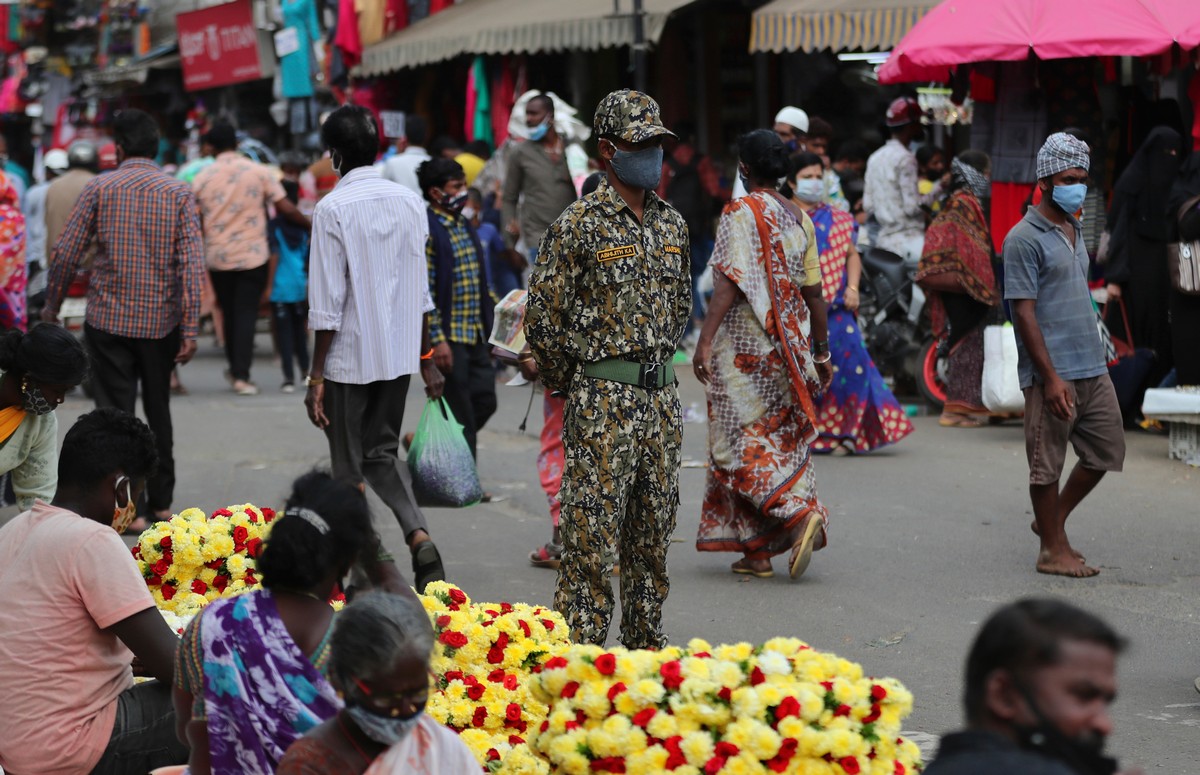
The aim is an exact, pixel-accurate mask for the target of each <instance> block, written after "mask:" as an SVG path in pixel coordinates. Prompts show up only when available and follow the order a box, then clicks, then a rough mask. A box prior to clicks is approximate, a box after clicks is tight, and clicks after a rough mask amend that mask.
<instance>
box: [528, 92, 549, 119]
mask: <svg viewBox="0 0 1200 775" xmlns="http://www.w3.org/2000/svg"><path fill="white" fill-rule="evenodd" d="M535 102H537V103H541V105H542V106H543V107H545V109H546V112H547V113H548V114H550V115H551V116H553V115H554V98H553V97H551V96H550V95H549V94H546V93H545V92H541V93H539V94H535V95H533V96H532V97H530V98H529V102H527V103H526V104H527V105H532V104H533V103H535Z"/></svg>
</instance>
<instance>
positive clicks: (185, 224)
mask: <svg viewBox="0 0 1200 775" xmlns="http://www.w3.org/2000/svg"><path fill="white" fill-rule="evenodd" d="M158 137H159V134H158V125H157V124H155V123H154V119H153V118H151V117H150V116H149V115H148V114H146V113H143V112H142V111H140V110H122V111H121V112H120V113H118V114H117V117H116V119H115V120H114V121H113V139H114V141H115V143H116V146H117V158H118V163H119V166H118V169H116V170H114V171H112V172H109V173H107V174H105V175H102V176H100V177H97V178H94V179H93V180H91V181H89V182H88V184H87V185H85V186H84V187H83V192H82V194H81V195H80V197H79V202H78V204H77V205H76V206H75V209H74V211H73V212H72V214H71V219H70V221H68V222H67V227H66V229H65V230H64V231H63V233H62V236H61V237H59V239H58V242H57V243H56V244H55V245H54V255H55V260H54V261H53V262H52V263H51V265H50V280H49V285H48V287H47V291H46V306H45V308H44V309H43V310H42V319H43V320H45V321H47V322H51V323H56V322H58V307H59V305H60V304H61V303H62V300H63V296H64V295H65V294H66V291H67V286H68V285H69V284H70V282H71V278H72V277H74V275H75V270H76V268H77V267H78V266H79V264H80V263H81V262H82V261H83V259H84V257H85V256H86V255H87V254H88V251H89V248H90V246H91V245H92V242H93V241H96V242H97V244H98V248H97V252H96V257H95V261H94V263H93V265H92V277H91V282H90V284H89V285H88V299H87V318H86V320H85V322H84V326H83V330H84V337H85V339H86V341H87V345H88V352H89V353H90V355H91V360H92V390H93V391H94V394H95V398H96V405H97V406H99V407H108V406H111V407H116V408H117V409H121V410H123V411H125V412H128V413H130V414H133V412H134V408H135V404H136V403H137V395H138V389H139V387H140V389H141V393H142V410H143V411H144V412H145V414H146V422H147V424H148V425H149V426H150V430H152V431H154V439H155V443H156V444H157V446H158V473H156V474H155V475H154V476H153V477H152V478H151V479H150V482H149V484H148V486H147V487H146V502H147V503H146V505H147V507H148V508H149V510H150V512H151V513H152V514H153V515H154V517H155V519H168V518H169V517H170V516H171V500H172V498H173V496H174V492H175V456H174V451H173V447H174V436H173V432H172V427H171V371H172V370H173V369H174V368H175V364H177V363H179V364H183V363H187V362H188V361H190V360H191V359H192V356H193V355H195V354H196V336H197V334H198V333H199V329H200V286H201V276H202V273H203V272H204V252H203V245H202V243H201V240H200V219H199V215H198V213H197V211H196V200H195V198H194V197H193V196H192V191H191V189H190V188H188V185H187V184H186V183H183V182H181V181H178V180H175V179H174V178H172V177H170V176H169V175H166V174H165V173H163V171H162V170H160V169H159V167H158V165H157V164H155V163H154V162H153V161H151V159H153V158H154V155H155V154H156V153H157V152H158ZM145 524H146V523H145V521H144V519H143V520H139V521H138V522H135V523H134V524H133V526H132V527H131V529H132V530H134V531H136V530H138V529H145Z"/></svg>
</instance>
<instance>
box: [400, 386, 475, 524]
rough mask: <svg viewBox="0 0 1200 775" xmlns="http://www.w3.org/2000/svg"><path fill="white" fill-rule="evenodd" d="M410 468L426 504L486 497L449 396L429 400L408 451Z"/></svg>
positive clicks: (450, 503)
mask: <svg viewBox="0 0 1200 775" xmlns="http://www.w3.org/2000/svg"><path fill="white" fill-rule="evenodd" d="M408 470H409V471H410V472H411V473H412V482H413V494H414V495H416V497H417V503H419V504H420V505H422V506H450V507H459V506H470V505H472V504H475V503H478V502H479V501H480V500H482V499H483V487H482V486H480V484H479V471H478V470H477V469H476V468H475V459H474V458H473V457H471V448H470V447H469V446H468V445H467V439H466V437H465V436H464V435H463V427H462V426H461V425H459V424H458V421H456V420H455V419H454V413H453V412H451V411H450V407H449V406H448V405H447V404H446V399H444V398H436V399H435V398H431V399H429V400H428V401H427V402H426V403H425V410H424V411H422V412H421V421H420V422H419V423H418V424H417V430H416V431H415V432H414V433H413V441H412V446H411V447H410V448H409V451H408Z"/></svg>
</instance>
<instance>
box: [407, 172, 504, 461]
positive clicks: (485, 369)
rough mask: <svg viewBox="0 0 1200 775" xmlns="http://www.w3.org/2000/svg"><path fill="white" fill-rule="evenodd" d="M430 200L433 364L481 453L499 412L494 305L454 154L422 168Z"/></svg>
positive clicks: (469, 438) (464, 182) (469, 442)
mask: <svg viewBox="0 0 1200 775" xmlns="http://www.w3.org/2000/svg"><path fill="white" fill-rule="evenodd" d="M417 179H418V180H419V181H420V184H421V192H422V193H423V194H424V195H425V199H426V200H427V201H428V202H429V208H428V211H427V213H428V214H427V218H428V221H429V243H428V247H427V248H426V257H427V258H428V260H429V290H430V293H431V294H432V296H433V303H434V304H435V305H436V306H437V309H435V310H433V311H432V312H430V313H429V314H428V315H426V322H427V324H428V327H429V341H430V343H431V344H432V345H433V362H434V363H435V364H436V365H437V367H438V369H439V370H440V371H441V372H442V374H444V375H445V376H446V387H445V396H446V402H447V403H448V404H450V411H452V412H454V418H455V419H456V420H458V422H459V423H460V424H461V425H462V426H463V435H464V436H466V439H467V445H468V446H470V448H471V455H473V456H474V455H475V454H476V439H477V437H478V434H479V430H480V429H481V428H483V426H484V425H485V424H487V421H488V418H489V417H491V416H492V415H493V414H494V413H495V411H496V369H495V368H494V367H493V366H492V358H491V352H490V348H489V347H488V343H487V340H488V336H489V335H490V334H491V331H492V309H493V307H494V306H495V303H494V302H493V301H492V297H491V294H490V293H489V292H488V283H487V271H486V269H485V268H484V266H485V265H484V261H483V246H482V245H481V244H480V242H479V236H478V235H477V234H476V233H475V229H474V228H473V227H472V226H471V224H470V222H469V221H468V220H467V219H466V218H465V217H464V216H463V214H462V210H463V207H464V206H465V205H466V203H467V180H466V173H464V172H463V168H462V167H461V166H459V163H458V162H456V161H454V160H453V159H441V158H438V159H431V160H430V161H427V162H425V163H424V164H422V165H421V166H420V168H419V169H418V170H417Z"/></svg>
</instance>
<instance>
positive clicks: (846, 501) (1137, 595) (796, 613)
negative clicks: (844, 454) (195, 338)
mask: <svg viewBox="0 0 1200 775" xmlns="http://www.w3.org/2000/svg"><path fill="white" fill-rule="evenodd" d="M258 343H259V353H260V354H262V355H263V357H260V358H259V359H258V360H257V361H256V364H255V369H254V375H253V376H254V379H255V381H257V382H258V384H259V385H260V386H261V387H262V388H263V394H262V395H260V396H257V397H251V398H238V397H235V396H234V395H233V394H232V393H231V392H230V391H229V390H228V388H227V386H226V385H225V383H224V382H223V380H222V378H221V372H222V368H223V365H222V359H221V357H220V355H219V354H218V352H217V351H216V349H215V348H213V346H212V342H211V338H206V339H205V340H204V341H203V342H202V345H201V351H200V355H199V356H198V357H197V359H196V361H195V362H194V363H192V364H191V365H189V366H187V367H186V368H185V369H184V370H183V379H184V382H185V384H186V385H187V387H188V389H189V390H190V395H188V396H186V397H184V398H181V399H176V400H174V401H173V402H172V406H173V411H174V417H175V433H176V442H175V449H176V456H177V459H178V464H177V465H178V479H179V486H178V489H177V494H176V504H175V505H176V510H179V509H180V508H183V507H186V506H200V507H202V508H204V509H206V510H211V509H213V508H216V507H219V506H223V505H227V504H230V503H239V502H246V501H252V502H256V503H259V504H263V505H272V506H274V505H278V504H279V503H280V502H281V500H282V496H283V494H284V493H285V492H286V490H287V487H288V484H289V482H290V480H291V479H292V478H293V477H295V476H296V475H297V474H299V473H300V472H302V471H304V470H305V469H306V468H309V467H311V466H313V465H317V464H320V463H322V462H323V461H326V460H327V455H326V446H325V440H324V438H323V436H322V435H321V434H320V433H319V432H317V431H316V430H315V429H314V428H313V427H312V426H311V425H309V423H308V421H307V419H306V417H305V415H304V409H303V406H302V405H301V400H302V393H301V392H297V393H296V394H294V395H291V396H285V395H282V394H280V393H279V392H278V384H279V381H280V379H279V377H278V368H277V367H276V366H274V365H272V364H271V362H270V360H269V359H268V358H267V357H266V356H265V353H267V352H269V350H268V348H267V340H266V338H265V337H264V336H261V335H260V337H259V342H258ZM684 371H685V373H684V376H683V377H682V381H683V386H682V399H683V404H684V406H687V405H689V404H693V403H694V404H696V405H697V406H698V407H699V408H701V409H702V408H703V391H702V389H701V388H700V386H699V384H698V383H697V382H696V381H695V380H694V379H693V378H692V376H691V372H690V369H685V370H684ZM498 390H499V394H500V404H501V408H500V411H499V412H498V413H497V415H496V417H494V418H493V420H492V422H491V423H490V425H489V426H488V428H487V429H485V430H484V431H483V432H482V433H481V434H480V439H479V456H480V469H481V473H482V476H483V480H484V485H485V488H486V489H488V490H489V491H490V492H492V493H494V494H496V495H503V496H505V500H503V501H502V502H499V503H495V504H490V505H487V506H477V507H474V508H471V509H467V510H442V509H437V510H430V512H429V521H430V524H431V530H432V533H433V536H434V538H435V540H436V541H437V542H438V545H439V546H440V548H441V551H442V554H443V556H444V558H445V560H446V563H447V567H448V572H449V575H450V577H451V580H452V581H454V582H456V583H458V584H460V585H461V586H462V587H463V588H464V589H466V590H467V592H468V593H469V594H471V595H473V596H475V597H477V598H480V599H488V600H520V601H525V602H530V603H540V604H548V603H549V602H550V600H551V596H552V592H553V586H554V573H553V572H552V571H548V570H542V569H537V568H533V567H531V566H530V565H529V562H528V559H527V555H528V553H529V551H530V550H531V549H532V548H533V547H534V546H535V545H537V544H540V543H541V542H543V541H545V540H546V539H547V538H548V537H549V532H550V526H549V518H548V516H547V511H546V502H545V497H544V495H543V493H542V491H541V489H540V488H539V486H538V481H537V473H536V469H535V465H534V458H535V456H536V454H537V448H538V441H537V433H538V430H539V428H540V427H541V395H540V394H538V396H537V397H536V398H535V400H534V404H533V411H532V413H531V416H530V420H529V427H528V431H527V432H526V433H525V434H521V433H520V432H518V430H517V426H518V425H519V424H520V422H521V417H522V416H523V413H524V411H525V407H526V404H527V402H528V400H529V395H530V394H529V388H507V387H503V386H501V387H499V388H498ZM421 395H422V394H421V392H420V388H419V386H418V387H414V390H413V392H412V402H411V403H410V405H409V409H408V417H409V421H408V423H407V425H408V427H410V428H412V427H415V426H416V422H417V417H418V415H419V412H420V409H421V403H422V402H421ZM89 407H90V402H88V401H86V400H85V399H83V398H82V397H81V396H79V395H75V396H72V397H71V398H69V399H68V402H67V404H66V405H65V406H64V407H62V408H61V409H60V410H59V422H60V429H61V431H62V432H65V430H66V428H67V427H69V426H70V423H71V422H72V421H73V420H74V418H75V417H77V416H78V415H79V414H80V413H81V412H82V411H86V409H87V408H89ZM916 425H917V432H916V433H915V434H914V435H913V436H912V437H910V438H909V439H907V440H905V441H904V442H903V443H901V444H900V445H899V446H898V447H897V448H895V449H894V450H891V451H885V452H884V453H882V454H877V455H873V456H870V457H867V458H822V459H820V460H819V461H818V462H817V473H818V482H819V488H820V493H821V496H822V500H823V501H824V502H825V503H826V504H827V505H828V507H829V511H830V523H831V524H830V546H829V547H828V548H827V549H825V550H823V551H821V552H819V553H818V554H817V555H816V556H815V557H814V560H813V563H812V566H811V568H810V570H809V572H808V574H807V575H806V576H805V578H804V579H803V580H802V581H800V582H799V583H793V582H791V581H789V580H788V579H787V576H786V570H785V567H784V562H783V561H782V560H777V562H776V572H777V573H778V574H779V575H778V576H777V577H776V578H773V579H769V580H758V579H748V578H746V577H740V576H734V575H733V574H731V573H730V572H729V569H728V568H729V563H730V562H732V561H733V560H734V559H735V558H734V557H733V556H731V555H700V554H698V553H697V552H696V551H695V549H694V546H693V538H694V536H695V532H696V525H697V521H698V513H699V508H700V501H701V497H702V494H703V486H704V473H705V472H704V469H703V468H701V467H686V468H684V469H683V470H682V471H681V472H680V484H681V490H682V501H683V502H682V506H681V508H680V512H679V527H678V530H677V532H676V536H677V538H676V543H675V544H674V546H673V547H672V550H671V580H672V592H671V597H670V599H669V600H668V602H667V606H666V624H667V628H668V632H669V634H670V636H671V638H672V640H673V641H676V642H684V641H686V640H687V639H688V638H691V637H694V636H703V637H705V638H707V639H709V640H710V641H713V642H720V641H737V640H743V639H745V640H752V641H762V640H765V639H766V638H769V637H771V636H774V635H795V636H798V637H801V638H803V639H805V640H806V641H808V642H809V643H811V644H812V645H814V646H815V647H818V648H822V649H828V650H832V651H835V652H837V653H838V654H839V655H841V656H844V657H847V658H850V659H854V660H857V661H859V662H861V663H862V664H863V665H864V667H865V668H866V669H867V671H868V672H869V673H872V674H876V675H883V674H886V675H893V676H896V677H897V678H899V679H901V680H902V681H903V682H904V683H905V684H906V685H907V686H908V687H909V688H910V689H911V690H912V691H913V692H914V694H915V695H916V709H915V711H914V713H913V715H912V717H911V718H910V719H909V720H908V722H907V724H906V728H907V729H910V730H914V731H920V732H925V733H931V734H940V733H942V732H944V731H946V730H948V729H951V728H953V727H955V726H957V725H958V724H959V723H960V711H959V708H960V698H959V695H960V693H961V678H960V676H961V672H962V664H963V659H964V656H965V653H966V649H967V647H968V644H969V641H970V638H971V637H972V636H973V634H974V633H975V631H976V630H977V628H978V626H979V623H980V622H981V620H982V619H983V618H984V617H985V616H986V615H987V614H988V612H989V611H991V610H992V609H993V608H994V607H996V606H997V605H998V604H1000V603H1002V602H1006V601H1011V600H1013V599H1015V598H1018V597H1020V596H1023V595H1031V594H1037V595H1042V594H1054V595H1061V596H1063V597H1065V598H1067V599H1068V600H1070V601H1072V602H1075V603H1078V604H1080V605H1083V606H1085V607H1088V608H1089V609H1091V610H1093V611H1095V612H1097V613H1099V614H1101V615H1103V616H1105V617H1107V618H1108V619H1109V620H1110V621H1111V622H1113V623H1114V624H1115V625H1116V626H1117V627H1118V629H1119V630H1120V631H1121V632H1122V633H1124V634H1125V635H1127V636H1129V637H1130V639H1131V641H1132V645H1131V648H1130V650H1129V653H1128V655H1127V656H1126V657H1125V658H1124V659H1123V661H1122V663H1121V672H1120V679H1121V687H1120V688H1121V697H1120V699H1119V701H1118V702H1117V704H1116V707H1115V717H1116V725H1117V734H1116V735H1115V737H1114V739H1113V741H1112V745H1111V750H1113V751H1115V752H1116V753H1117V754H1118V755H1119V756H1120V757H1121V759H1122V761H1123V762H1124V763H1126V764H1138V765H1140V766H1142V767H1144V768H1145V769H1146V771H1147V772H1149V773H1153V772H1156V771H1163V772H1179V773H1182V772H1200V756H1198V755H1197V753H1196V750H1197V748H1196V740H1197V735H1198V734H1200V695H1197V694H1196V691H1195V689H1193V687H1192V680H1193V678H1194V677H1195V676H1196V675H1197V674H1200V626H1198V623H1200V620H1198V618H1197V615H1196V607H1197V602H1198V601H1200V565H1198V562H1197V561H1198V559H1200V541H1198V539H1200V505H1198V504H1200V469H1191V468H1188V467H1186V466H1185V465H1183V464H1182V463H1179V462H1175V461H1168V460H1167V459H1166V446H1167V441H1166V439H1165V437H1150V436H1146V435H1144V434H1137V435H1132V436H1130V437H1129V456H1128V460H1127V464H1126V471H1125V473H1123V474H1120V475H1117V476H1112V477H1110V478H1109V479H1108V480H1107V481H1105V482H1104V483H1102V484H1101V486H1100V488H1099V489H1098V490H1097V492H1096V494H1095V495H1094V496H1093V497H1092V499H1091V500H1089V501H1088V502H1086V503H1085V504H1084V507H1083V508H1082V510H1081V511H1080V512H1079V513H1077V514H1076V515H1075V516H1074V517H1073V518H1072V520H1071V522H1070V523H1069V525H1068V527H1069V530H1070V533H1071V535H1072V538H1073V543H1074V544H1075V546H1076V547H1077V548H1079V549H1080V550H1082V551H1083V552H1084V553H1085V554H1086V555H1087V557H1088V559H1089V561H1091V562H1093V563H1096V564H1098V565H1099V566H1100V567H1101V569H1102V573H1101V575H1100V576H1099V577H1098V578H1095V579H1091V580H1066V579H1057V578H1051V577H1046V576H1039V575H1037V574H1035V573H1034V571H1033V562H1034V555H1035V551H1036V547H1037V544H1036V543H1035V539H1034V536H1033V535H1032V534H1031V533H1030V530H1029V523H1030V520H1031V516H1030V510H1029V505H1028V498H1027V495H1026V487H1025V481H1026V468H1025V459H1024V451H1023V440H1022V432H1021V427H1020V425H1019V423H1013V424H1008V425H1006V426H1003V427H998V428H983V429H979V430H975V431H971V430H950V429H944V428H940V427H938V425H937V422H936V419H935V418H932V417H921V418H918V419H917V420H916ZM706 432H707V428H706V426H705V425H703V424H689V425H687V426H686V430H685V435H684V459H685V461H695V462H696V463H701V462H702V461H703V460H704V459H705V449H706ZM376 504H377V502H376ZM377 505H378V504H377ZM376 517H377V519H378V521H379V523H380V524H381V525H382V526H383V527H384V535H385V538H386V540H387V542H388V544H389V545H390V546H391V547H392V548H393V549H397V550H398V549H401V536H400V533H399V529H398V528H397V526H396V525H395V522H394V521H393V520H392V518H391V517H390V515H385V514H382V513H378V512H377V514H376ZM397 555H398V556H403V555H402V554H401V553H400V552H397ZM610 642H612V643H615V642H616V633H615V632H613V633H611V634H610Z"/></svg>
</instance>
